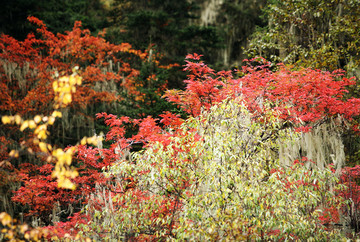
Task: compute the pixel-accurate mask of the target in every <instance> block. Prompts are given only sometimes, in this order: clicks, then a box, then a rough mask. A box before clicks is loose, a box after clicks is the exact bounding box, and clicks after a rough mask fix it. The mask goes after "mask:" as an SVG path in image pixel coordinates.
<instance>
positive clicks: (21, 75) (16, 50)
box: [0, 17, 147, 115]
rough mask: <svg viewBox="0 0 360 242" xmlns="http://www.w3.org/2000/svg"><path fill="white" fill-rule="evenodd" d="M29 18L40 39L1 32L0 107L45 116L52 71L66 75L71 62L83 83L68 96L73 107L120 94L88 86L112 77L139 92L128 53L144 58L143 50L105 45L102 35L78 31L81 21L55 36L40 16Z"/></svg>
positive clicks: (124, 45)
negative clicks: (79, 69)
mask: <svg viewBox="0 0 360 242" xmlns="http://www.w3.org/2000/svg"><path fill="white" fill-rule="evenodd" d="M29 21H30V22H32V23H34V24H36V25H37V26H38V29H37V32H38V34H39V35H40V37H39V38H37V37H36V35H35V34H33V33H31V34H29V35H28V36H27V38H26V39H25V40H24V41H17V40H15V39H14V38H12V37H10V36H7V35H1V36H0V49H1V51H0V63H1V65H0V70H1V71H0V73H1V76H0V78H1V81H0V100H1V102H0V111H10V112H12V113H18V114H21V115H25V114H26V115H29V114H31V113H36V114H37V113H39V112H40V113H43V114H47V113H46V112H49V110H51V104H52V100H53V98H54V96H53V91H52V88H50V87H51V84H52V82H53V81H54V80H55V79H56V78H57V75H56V73H59V74H60V75H68V74H71V73H69V72H70V71H71V70H72V68H73V67H75V66H79V67H80V68H81V76H82V77H83V85H82V86H81V87H79V88H78V91H77V92H76V94H74V96H73V102H72V105H73V106H81V107H86V106H87V105H88V104H90V103H93V102H100V101H102V102H110V101H113V100H116V99H118V98H119V97H117V96H116V94H115V93H113V92H111V91H95V90H94V89H93V88H92V87H94V86H95V84H96V83H97V82H100V83H103V82H107V81H114V82H115V83H117V84H118V86H119V87H120V88H124V89H125V90H127V91H128V92H129V93H131V94H134V95H136V94H139V93H137V92H138V91H137V89H136V87H135V86H134V78H135V77H136V76H138V74H139V71H138V70H136V69H134V68H132V67H130V64H129V63H128V61H130V59H131V58H130V57H131V55H132V56H136V57H137V58H140V59H141V60H144V59H145V58H146V56H147V53H145V52H140V51H138V50H134V49H132V48H131V46H130V44H127V43H122V44H119V45H114V44H110V43H109V42H106V41H105V39H104V38H102V36H101V35H100V36H98V37H94V36H91V35H90V32H89V30H86V29H85V30H82V29H81V22H76V23H75V25H74V28H73V30H72V31H69V32H67V33H66V34H57V35H54V34H53V33H51V32H50V31H48V30H47V28H46V26H45V24H44V23H43V22H42V21H41V20H39V19H37V18H35V17H29ZM25 79H26V81H24V80H25ZM49 107H50V108H49Z"/></svg>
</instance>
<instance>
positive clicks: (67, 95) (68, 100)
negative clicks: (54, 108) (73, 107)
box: [63, 93, 71, 104]
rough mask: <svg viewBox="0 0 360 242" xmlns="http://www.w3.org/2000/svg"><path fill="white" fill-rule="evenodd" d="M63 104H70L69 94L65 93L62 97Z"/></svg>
mask: <svg viewBox="0 0 360 242" xmlns="http://www.w3.org/2000/svg"><path fill="white" fill-rule="evenodd" d="M63 103H64V104H69V103H71V94H70V93H66V94H65V95H64V98H63Z"/></svg>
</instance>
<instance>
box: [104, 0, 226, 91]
mask: <svg viewBox="0 0 360 242" xmlns="http://www.w3.org/2000/svg"><path fill="white" fill-rule="evenodd" d="M197 9H198V6H197V5H196V4H195V3H194V2H192V3H190V2H189V1H174V0H166V1H163V0H153V1H143V0H135V1H134V0H115V1H114V3H113V6H112V11H111V16H110V19H111V20H110V24H111V27H110V28H109V29H108V35H107V38H108V39H109V40H110V41H111V42H128V43H131V44H132V45H133V46H134V48H136V49H142V50H145V49H150V48H151V49H153V50H154V51H155V52H159V53H161V54H162V55H163V58H162V59H163V61H164V64H170V63H183V60H184V57H185V56H186V54H188V53H193V52H196V53H199V54H203V55H204V58H205V59H206V60H208V61H209V62H210V63H212V64H214V63H215V62H216V60H217V59H218V58H217V57H218V51H217V50H218V49H219V48H222V47H223V46H224V45H223V41H222V38H221V36H220V35H219V31H217V29H216V28H215V27H214V26H207V27H206V26H200V25H199V24H197V21H196V19H197V18H198V16H196V12H197ZM180 68H181V67H180ZM171 77H172V78H171V80H172V81H171V82H170V83H169V88H174V87H179V86H180V85H181V83H182V80H183V78H184V76H183V75H179V72H175V73H174V74H173V75H172V76H171Z"/></svg>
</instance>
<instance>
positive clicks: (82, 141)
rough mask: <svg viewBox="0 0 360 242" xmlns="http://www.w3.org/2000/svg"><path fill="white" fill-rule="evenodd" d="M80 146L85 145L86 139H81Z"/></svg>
mask: <svg viewBox="0 0 360 242" xmlns="http://www.w3.org/2000/svg"><path fill="white" fill-rule="evenodd" d="M80 144H81V145H86V137H84V138H82V139H81V142H80Z"/></svg>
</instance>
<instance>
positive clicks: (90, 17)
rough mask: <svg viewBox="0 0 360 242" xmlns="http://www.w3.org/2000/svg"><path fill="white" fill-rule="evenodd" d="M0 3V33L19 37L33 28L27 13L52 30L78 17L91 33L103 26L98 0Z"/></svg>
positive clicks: (61, 29) (2, 0)
mask: <svg viewBox="0 0 360 242" xmlns="http://www.w3.org/2000/svg"><path fill="white" fill-rule="evenodd" d="M0 4H1V8H0V33H5V34H7V35H10V36H12V37H14V38H16V39H19V40H23V39H25V38H26V35H27V34H28V33H29V32H30V31H33V30H34V28H33V26H31V25H30V24H29V23H28V21H27V20H26V18H27V17H28V16H35V17H37V18H39V19H41V20H43V21H44V23H45V24H46V25H47V26H48V29H49V30H50V31H51V32H53V33H63V32H64V31H67V30H71V29H72V27H73V26H74V22H75V21H78V20H80V21H82V23H83V26H84V28H87V29H90V31H91V32H93V33H96V32H97V31H99V30H102V29H103V28H105V27H107V20H106V12H107V10H106V7H105V6H104V4H103V3H102V2H101V1H100V0H76V1H73V0H0Z"/></svg>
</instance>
